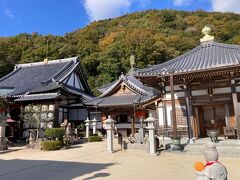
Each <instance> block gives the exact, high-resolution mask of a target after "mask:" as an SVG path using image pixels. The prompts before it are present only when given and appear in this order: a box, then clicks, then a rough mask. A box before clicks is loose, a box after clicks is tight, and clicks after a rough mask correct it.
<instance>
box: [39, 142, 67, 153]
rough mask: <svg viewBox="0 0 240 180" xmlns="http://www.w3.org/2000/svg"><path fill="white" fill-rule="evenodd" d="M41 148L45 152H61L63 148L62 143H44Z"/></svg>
mask: <svg viewBox="0 0 240 180" xmlns="http://www.w3.org/2000/svg"><path fill="white" fill-rule="evenodd" d="M41 146H42V149H43V150H44V151H54V150H59V149H60V148H61V147H62V141H42V142H41Z"/></svg>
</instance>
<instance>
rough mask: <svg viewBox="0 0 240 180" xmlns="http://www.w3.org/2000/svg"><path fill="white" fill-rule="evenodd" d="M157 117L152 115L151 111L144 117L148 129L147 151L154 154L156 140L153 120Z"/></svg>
mask: <svg viewBox="0 0 240 180" xmlns="http://www.w3.org/2000/svg"><path fill="white" fill-rule="evenodd" d="M156 120H157V119H155V118H153V117H152V113H150V114H149V117H148V118H147V119H145V122H147V123H148V124H147V127H146V128H147V129H148V131H149V137H148V138H149V152H150V154H153V155H154V154H156V142H155V122H156Z"/></svg>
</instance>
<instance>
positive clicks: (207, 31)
mask: <svg viewBox="0 0 240 180" xmlns="http://www.w3.org/2000/svg"><path fill="white" fill-rule="evenodd" d="M202 33H203V35H204V37H203V38H201V39H200V42H201V43H202V42H206V41H214V36H211V35H210V33H211V28H210V27H209V26H204V28H203V29H202Z"/></svg>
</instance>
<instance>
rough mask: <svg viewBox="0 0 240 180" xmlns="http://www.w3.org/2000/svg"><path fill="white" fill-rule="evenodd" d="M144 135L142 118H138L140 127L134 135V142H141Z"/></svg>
mask: <svg viewBox="0 0 240 180" xmlns="http://www.w3.org/2000/svg"><path fill="white" fill-rule="evenodd" d="M144 135H145V131H144V129H143V120H142V119H140V128H139V129H138V133H136V135H135V138H136V142H137V143H138V144H143V141H144Z"/></svg>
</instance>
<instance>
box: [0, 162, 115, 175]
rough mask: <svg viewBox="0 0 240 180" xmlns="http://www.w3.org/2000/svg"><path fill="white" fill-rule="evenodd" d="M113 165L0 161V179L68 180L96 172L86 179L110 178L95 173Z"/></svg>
mask: <svg viewBox="0 0 240 180" xmlns="http://www.w3.org/2000/svg"><path fill="white" fill-rule="evenodd" d="M113 165H115V163H105V164H100V163H83V162H66V161H47V160H22V159H14V160H0V179H1V180H15V179H24V180H27V179H35V180H37V179H44V180H55V179H59V180H70V179H74V178H77V177H78V178H80V177H81V176H83V175H87V174H90V173H94V172H96V174H94V175H92V176H91V175H89V176H90V177H87V179H94V178H97V177H106V176H110V174H108V173H100V172H99V173H97V171H100V170H104V169H106V168H108V167H109V166H113ZM81 179H84V178H81ZM85 179H86V178H85Z"/></svg>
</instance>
